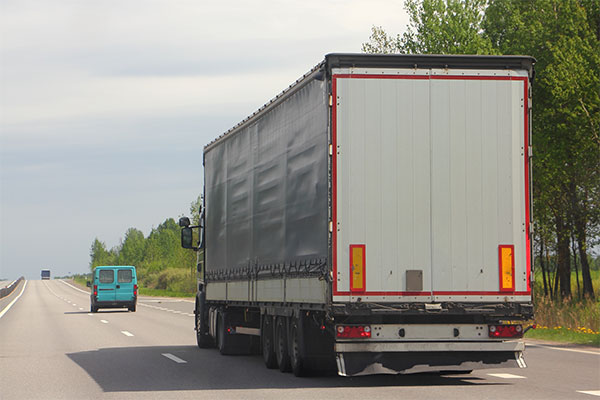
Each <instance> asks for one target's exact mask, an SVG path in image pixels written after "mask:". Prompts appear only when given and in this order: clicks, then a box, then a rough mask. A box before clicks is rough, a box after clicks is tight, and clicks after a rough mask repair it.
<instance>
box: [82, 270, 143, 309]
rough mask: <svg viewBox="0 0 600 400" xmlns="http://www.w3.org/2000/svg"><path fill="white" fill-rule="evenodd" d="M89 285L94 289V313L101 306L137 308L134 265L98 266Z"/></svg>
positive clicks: (92, 293) (92, 297)
mask: <svg viewBox="0 0 600 400" xmlns="http://www.w3.org/2000/svg"><path fill="white" fill-rule="evenodd" d="M87 286H88V287H89V288H91V289H92V292H91V294H90V302H91V305H90V310H91V312H93V313H95V312H97V311H98V309H99V308H124V307H126V308H128V309H129V311H135V309H136V304H137V290H138V285H137V276H136V272H135V267H133V266H98V267H96V268H95V269H94V272H93V274H92V281H91V282H87Z"/></svg>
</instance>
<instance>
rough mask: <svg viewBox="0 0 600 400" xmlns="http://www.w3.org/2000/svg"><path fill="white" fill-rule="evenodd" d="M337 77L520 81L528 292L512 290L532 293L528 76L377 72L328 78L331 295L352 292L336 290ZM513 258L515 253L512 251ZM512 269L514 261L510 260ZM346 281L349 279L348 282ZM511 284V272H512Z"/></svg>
mask: <svg viewBox="0 0 600 400" xmlns="http://www.w3.org/2000/svg"><path fill="white" fill-rule="evenodd" d="M338 79H414V80H426V79H449V80H482V81H486V80H487V81H522V82H523V99H524V120H525V123H524V125H525V126H524V136H525V138H524V150H523V154H524V158H525V163H524V164H525V165H524V170H525V171H524V173H525V242H526V246H525V258H526V262H527V267H526V268H527V291H526V292H514V288H513V295H515V296H519V295H531V243H530V223H529V221H530V211H529V208H530V204H529V203H530V198H529V85H528V83H529V78H527V77H521V76H518V77H515V76H461V75H377V74H337V75H333V76H332V78H331V91H332V94H331V96H332V105H331V113H332V115H331V144H332V148H333V149H332V150H333V151H332V153H333V154H332V160H331V180H332V182H331V200H332V207H331V209H332V210H331V211H332V225H333V227H332V237H331V246H332V257H331V258H332V264H333V276H334V277H333V295H334V296H349V295H350V294H351V293H350V292H347V291H344V292H341V291H338V280H339V277H338V268H337V264H338V262H337V261H338V260H337V230H338V228H337V80H338ZM513 257H514V252H513ZM513 268H514V262H513ZM348 283H349V284H350V283H351V281H349V282H348ZM513 286H514V273H513ZM504 294H506V292H503V291H498V292H465V291H456V292H435V291H434V292H433V293H431V292H366V291H365V292H364V295H367V296H369V295H370V296H431V295H434V296H435V295H438V296H446V295H447V296H451V295H459V296H461V295H465V296H469V295H470V296H486V295H504Z"/></svg>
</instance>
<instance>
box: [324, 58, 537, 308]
mask: <svg viewBox="0 0 600 400" xmlns="http://www.w3.org/2000/svg"><path fill="white" fill-rule="evenodd" d="M528 83H529V81H528V75H527V72H526V71H512V70H432V69H421V70H419V69H411V70H401V69H397V70H396V69H394V70H392V69H381V70H375V69H361V70H358V69H336V70H334V71H333V78H332V91H333V100H334V101H333V108H332V142H333V147H334V149H335V151H334V152H333V153H334V154H333V157H332V200H333V204H334V206H333V208H332V213H333V216H332V217H333V218H332V219H333V225H334V229H333V241H332V242H333V249H334V250H333V268H334V275H335V277H336V278H335V279H334V287H333V298H334V301H377V302H398V301H402V302H407V301H413V302H422V301H424V302H430V301H478V302H484V301H498V300H502V301H506V300H508V301H527V300H529V299H530V287H529V278H530V272H529V271H530V269H529V265H530V250H529V240H528V238H529V223H528V221H529V211H528V210H529V194H528V193H529V186H528V185H529V177H528V157H529V151H528V150H529V148H528V146H529V138H528V134H529V129H528V104H529V99H528V91H529V88H528Z"/></svg>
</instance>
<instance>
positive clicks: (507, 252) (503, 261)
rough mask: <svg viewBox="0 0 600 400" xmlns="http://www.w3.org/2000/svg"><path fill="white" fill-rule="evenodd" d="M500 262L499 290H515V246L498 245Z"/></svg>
mask: <svg viewBox="0 0 600 400" xmlns="http://www.w3.org/2000/svg"><path fill="white" fill-rule="evenodd" d="M498 261H499V263H500V290H501V291H507V292H508V291H514V290H515V246H513V245H512V244H510V245H508V244H506V245H500V246H498Z"/></svg>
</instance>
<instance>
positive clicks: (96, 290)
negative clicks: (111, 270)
mask: <svg viewBox="0 0 600 400" xmlns="http://www.w3.org/2000/svg"><path fill="white" fill-rule="evenodd" d="M94 296H98V285H94Z"/></svg>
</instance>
